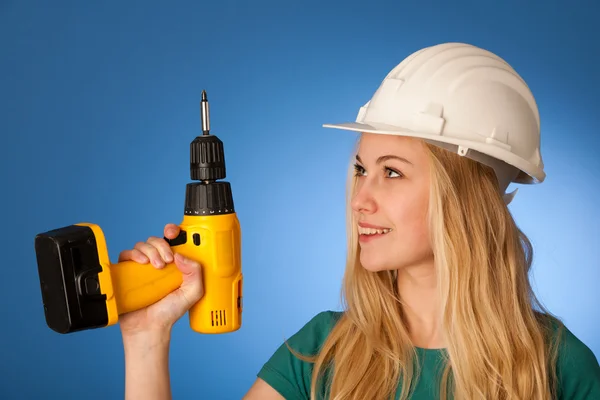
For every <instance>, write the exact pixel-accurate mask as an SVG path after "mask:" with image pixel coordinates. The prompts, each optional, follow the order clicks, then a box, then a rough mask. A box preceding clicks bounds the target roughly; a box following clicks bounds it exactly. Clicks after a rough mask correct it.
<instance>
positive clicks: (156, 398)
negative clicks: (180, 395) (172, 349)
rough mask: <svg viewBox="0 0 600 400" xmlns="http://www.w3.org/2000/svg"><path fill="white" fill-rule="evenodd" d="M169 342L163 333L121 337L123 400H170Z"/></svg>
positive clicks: (167, 336)
mask: <svg viewBox="0 0 600 400" xmlns="http://www.w3.org/2000/svg"><path fill="white" fill-rule="evenodd" d="M169 343H170V335H169V334H167V333H164V334H138V335H136V336H135V337H123V345H124V351H125V400H138V399H144V400H171V386H170V381H169V378H170V377H169Z"/></svg>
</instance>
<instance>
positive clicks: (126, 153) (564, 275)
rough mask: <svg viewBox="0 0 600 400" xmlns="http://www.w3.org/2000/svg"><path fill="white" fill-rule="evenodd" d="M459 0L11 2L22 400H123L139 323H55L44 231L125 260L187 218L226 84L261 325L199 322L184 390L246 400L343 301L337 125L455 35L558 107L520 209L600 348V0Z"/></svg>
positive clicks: (557, 300) (8, 295)
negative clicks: (103, 244)
mask: <svg viewBox="0 0 600 400" xmlns="http://www.w3.org/2000/svg"><path fill="white" fill-rule="evenodd" d="M447 3H448V2H441V1H438V2H420V3H419V4H420V5H418V6H417V5H412V4H409V3H408V2H399V1H397V2H394V3H391V2H389V3H384V2H381V1H370V2H367V1H362V2H349V1H344V2H336V3H334V2H318V1H302V2H300V1H295V2H292V1H287V2H282V1H271V2H266V1H253V2H242V1H238V2H235V1H230V0H229V1H220V2H174V3H173V4H172V5H170V6H167V5H166V2H162V3H159V2H153V1H145V2H143V1H128V2H117V1H103V2H83V1H80V2H76V1H71V2H68V1H53V2H41V1H39V2H34V1H29V2H20V1H10V0H4V1H0V49H1V54H2V56H1V59H0V94H1V96H0V121H1V123H2V126H1V132H2V150H3V151H2V153H3V154H2V157H0V171H1V174H2V176H1V181H2V187H3V189H2V204H4V206H3V209H4V212H3V226H4V228H3V229H2V233H1V235H2V254H3V258H4V261H3V265H2V278H1V279H0V296H1V306H0V307H1V308H0V313H1V314H0V315H1V324H2V328H1V329H0V338H1V339H2V341H1V343H2V347H0V380H1V383H0V397H1V398H3V399H39V398H47V396H48V398H49V396H50V395H53V396H52V397H53V398H73V399H74V398H86V399H106V398H122V395H123V390H124V385H123V377H124V364H123V352H122V344H121V340H120V339H121V338H120V334H119V329H118V327H116V326H115V327H110V328H106V329H101V330H96V331H87V332H85V333H80V334H75V335H66V336H62V335H59V334H56V333H54V332H52V331H50V330H49V329H48V328H47V327H46V325H45V321H44V315H43V311H42V306H41V296H40V290H39V282H38V277H37V270H36V268H37V266H36V263H35V254H34V249H33V238H34V236H35V234H36V233H39V232H42V231H45V230H49V229H52V228H56V227H59V226H64V225H68V224H71V223H76V222H80V221H91V222H95V223H98V224H100V226H101V227H102V228H103V230H104V232H105V233H106V236H107V240H108V246H109V250H110V255H111V257H112V258H113V260H116V258H117V256H118V254H119V252H120V251H121V250H123V249H126V248H130V247H131V246H133V245H134V243H135V242H136V241H138V240H145V239H146V238H147V237H148V236H150V235H161V234H162V228H163V226H164V224H165V223H167V222H179V221H180V220H181V218H182V211H183V208H182V207H183V196H184V190H185V184H186V183H188V182H189V169H188V162H189V159H188V148H189V147H188V146H189V142H190V141H191V140H192V139H193V138H194V137H195V136H196V135H197V134H199V100H200V92H201V90H202V89H206V90H207V92H208V95H209V99H210V101H211V115H212V119H211V123H212V129H213V132H214V133H215V134H217V135H218V136H219V137H220V138H221V139H222V140H223V141H224V143H225V149H226V157H227V168H228V179H229V181H230V182H231V183H232V185H233V190H234V196H235V201H236V206H237V211H238V213H239V218H240V220H241V223H242V224H243V269H244V273H245V303H244V304H245V310H244V313H245V314H244V325H243V329H241V330H240V331H238V332H236V333H233V334H229V335H221V336H202V335H198V334H195V333H193V332H191V331H190V329H189V328H188V326H187V316H186V317H185V319H184V320H183V321H182V322H180V323H178V324H177V325H176V326H175V329H174V332H173V338H172V345H171V364H170V365H171V379H172V387H173V394H174V397H175V398H178V399H184V398H202V399H236V398H240V397H241V396H242V395H243V393H244V392H245V391H246V390H247V388H248V387H249V386H250V385H251V384H252V382H253V381H254V379H255V373H256V372H257V371H258V369H259V368H260V367H261V365H262V363H263V362H265V361H266V360H267V358H268V357H269V356H270V355H271V354H272V352H273V351H274V350H275V349H276V347H277V346H279V344H280V343H281V341H282V340H283V338H284V337H286V336H287V337H289V336H290V335H291V334H293V333H294V332H295V331H296V330H297V329H299V328H300V327H301V326H302V325H303V324H304V323H305V322H306V321H308V319H310V318H311V317H312V316H313V315H314V314H316V313H317V312H319V311H321V310H324V309H338V308H339V304H340V303H339V287H340V280H341V277H342V273H343V268H344V256H345V226H344V209H343V202H344V184H345V174H346V166H347V162H348V159H349V158H348V155H349V153H350V151H351V149H352V146H353V144H354V140H355V136H354V134H352V133H348V132H342V131H334V130H328V129H324V128H321V124H322V123H325V122H337V121H343V120H353V119H354V118H355V116H356V112H357V110H358V107H360V106H361V105H363V103H364V102H365V101H366V100H368V98H369V97H370V96H371V94H372V93H373V91H374V90H375V89H376V88H377V86H378V85H379V83H380V81H381V79H382V78H383V77H384V76H385V74H386V73H387V72H388V71H389V70H390V69H391V68H392V67H394V66H395V65H396V64H397V63H398V62H399V61H400V60H401V59H402V58H404V57H406V56H407V55H408V54H410V53H411V52H413V51H415V50H417V49H419V48H421V47H423V46H428V45H432V44H436V43H440V42H446V41H464V42H469V43H472V44H475V45H479V46H483V47H485V48H488V49H490V50H492V51H494V52H496V53H498V54H499V55H501V56H503V57H504V58H506V59H507V60H508V61H509V62H510V63H511V64H512V65H513V66H514V67H515V68H516V69H517V70H518V72H520V73H521V74H522V76H523V77H524V78H525V79H526V81H527V82H528V83H529V84H530V86H531V89H532V90H533V92H534V94H535V96H536V97H537V100H538V102H539V107H540V111H541V115H542V125H543V145H542V151H543V157H544V161H545V163H546V171H547V173H548V178H547V180H546V182H545V183H543V184H542V185H540V186H536V187H521V188H520V191H519V193H518V195H517V197H516V199H515V202H514V203H513V204H512V205H511V209H512V211H513V212H514V214H515V216H516V218H517V220H518V222H519V224H520V226H521V227H522V228H523V229H524V230H525V232H526V233H528V234H529V236H530V237H531V239H532V241H533V243H534V245H535V250H536V258H535V271H534V278H535V284H536V291H537V293H538V294H539V296H540V297H541V299H542V300H543V301H544V303H545V304H546V305H547V306H548V307H550V309H551V310H552V311H554V312H555V313H556V314H558V315H559V316H561V317H562V318H563V319H564V320H565V322H566V323H567V324H568V326H569V327H570V328H571V330H572V331H573V332H574V333H575V334H576V335H577V336H578V337H579V338H580V339H581V340H583V341H584V342H585V343H586V344H587V345H588V346H590V348H591V349H592V350H593V351H594V352H595V354H596V355H597V356H600V335H599V334H598V333H599V329H600V311H598V305H599V304H600V301H599V300H600V295H599V292H600V291H599V290H598V288H597V284H598V281H599V278H600V272H599V261H598V255H597V250H598V244H599V243H600V229H599V227H598V223H599V222H600V218H599V217H600V212H599V211H598V194H599V189H598V184H599V183H600V180H599V178H598V171H599V170H600V161H599V158H598V148H599V147H600V135H599V133H598V126H599V125H600V117H599V115H600V114H599V112H598V109H599V105H600V104H599V103H600V102H599V101H598V100H599V93H600V85H599V78H598V72H597V71H598V63H599V62H600V57H599V55H600V54H599V53H600V51H599V46H598V39H599V38H600V30H599V29H598V25H597V20H596V16H597V12H598V9H597V8H594V6H593V2H592V1H587V2H582V1H570V2H569V3H570V5H568V6H567V5H566V3H567V2H565V1H563V2H557V1H552V2H550V1H545V2H541V1H540V2H529V4H528V5H524V2H522V1H518V2H517V1H505V2H503V4H504V5H503V6H498V5H493V4H492V3H493V2H491V1H485V2H481V1H479V2H475V1H470V2H466V3H462V4H461V5H452V6H450V5H446V4H447ZM217 4H218V5H217ZM415 4H416V2H415ZM63 379H64V380H63Z"/></svg>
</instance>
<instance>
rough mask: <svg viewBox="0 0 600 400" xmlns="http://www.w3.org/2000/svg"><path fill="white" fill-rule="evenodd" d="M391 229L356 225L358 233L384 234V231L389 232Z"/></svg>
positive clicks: (368, 234)
mask: <svg viewBox="0 0 600 400" xmlns="http://www.w3.org/2000/svg"><path fill="white" fill-rule="evenodd" d="M391 231H392V229H389V228H384V229H374V228H363V227H362V226H359V227H358V234H359V235H367V236H370V235H385V234H386V233H389V232H391Z"/></svg>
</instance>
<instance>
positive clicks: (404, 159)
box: [356, 154, 413, 165]
mask: <svg viewBox="0 0 600 400" xmlns="http://www.w3.org/2000/svg"><path fill="white" fill-rule="evenodd" d="M387 160H399V161H402V162H403V163H406V164H410V165H413V163H411V162H410V161H408V160H407V159H406V158H404V157H399V156H395V155H392V154H388V155H385V156H381V157H379V158H378V159H377V164H380V163H382V162H384V161H387ZM356 161H358V162H359V163H361V164H362V160H361V159H360V156H359V155H358V154H357V155H356Z"/></svg>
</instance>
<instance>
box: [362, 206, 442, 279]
mask: <svg viewBox="0 0 600 400" xmlns="http://www.w3.org/2000/svg"><path fill="white" fill-rule="evenodd" d="M407 197H408V196H405V197H402V196H396V197H394V198H395V199H398V198H406V201H405V202H398V201H397V200H396V201H395V202H390V203H388V204H387V207H381V206H383V204H380V208H379V211H380V212H381V216H382V217H384V218H383V221H386V222H387V223H390V224H392V225H393V228H394V231H393V232H392V233H390V234H389V235H390V236H389V237H388V238H386V239H385V240H382V241H381V242H379V243H377V245H376V244H375V243H374V244H373V245H371V246H364V248H363V249H362V251H361V262H362V264H363V266H364V267H365V268H366V269H368V270H372V271H376V270H390V269H399V268H402V267H404V266H408V265H411V264H416V263H420V262H421V261H422V260H423V259H426V258H429V257H430V256H431V245H430V241H429V226H428V224H427V199H425V200H423V198H422V197H421V198H419V199H417V198H407ZM415 197H416V196H415Z"/></svg>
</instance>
